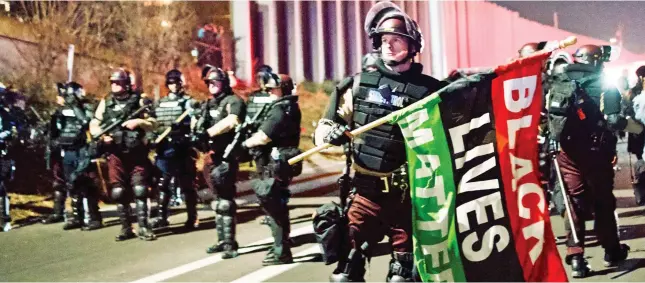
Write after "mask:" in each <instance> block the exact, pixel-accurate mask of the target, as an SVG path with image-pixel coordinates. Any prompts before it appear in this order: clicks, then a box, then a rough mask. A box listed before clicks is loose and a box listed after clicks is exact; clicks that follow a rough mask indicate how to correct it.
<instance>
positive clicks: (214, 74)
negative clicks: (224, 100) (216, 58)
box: [204, 67, 232, 94]
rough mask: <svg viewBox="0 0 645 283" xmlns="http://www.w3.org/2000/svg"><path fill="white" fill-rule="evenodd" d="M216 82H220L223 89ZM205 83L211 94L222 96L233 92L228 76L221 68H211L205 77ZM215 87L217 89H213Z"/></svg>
mask: <svg viewBox="0 0 645 283" xmlns="http://www.w3.org/2000/svg"><path fill="white" fill-rule="evenodd" d="M214 82H220V83H221V87H220V86H218V85H217V84H214ZM204 83H205V84H206V85H207V86H208V90H209V92H210V93H211V94H220V93H223V92H231V91H232V90H231V85H230V81H229V78H228V74H227V73H226V72H224V71H223V70H222V69H220V68H215V67H213V68H210V70H209V71H208V72H207V73H206V76H205V77H204ZM211 85H214V86H215V87H213V88H212V87H211Z"/></svg>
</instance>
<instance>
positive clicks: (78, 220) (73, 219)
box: [63, 196, 85, 230]
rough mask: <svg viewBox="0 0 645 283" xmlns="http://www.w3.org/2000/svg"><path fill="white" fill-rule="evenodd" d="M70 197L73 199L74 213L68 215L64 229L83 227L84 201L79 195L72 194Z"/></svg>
mask: <svg viewBox="0 0 645 283" xmlns="http://www.w3.org/2000/svg"><path fill="white" fill-rule="evenodd" d="M70 199H71V200H72V213H71V215H68V217H67V221H66V222H65V225H63V230H72V229H79V228H81V227H82V226H83V220H84V218H85V212H84V209H83V202H82V201H81V200H80V199H79V197H78V196H71V197H70Z"/></svg>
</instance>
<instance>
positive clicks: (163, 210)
mask: <svg viewBox="0 0 645 283" xmlns="http://www.w3.org/2000/svg"><path fill="white" fill-rule="evenodd" d="M169 203H170V195H169V194H168V193H167V192H165V191H162V190H161V188H160V189H159V199H158V200H157V210H158V213H159V215H157V218H155V219H153V220H152V221H151V223H150V226H151V227H152V228H163V227H167V226H168V225H170V223H169V222H168V214H169V211H168V205H169Z"/></svg>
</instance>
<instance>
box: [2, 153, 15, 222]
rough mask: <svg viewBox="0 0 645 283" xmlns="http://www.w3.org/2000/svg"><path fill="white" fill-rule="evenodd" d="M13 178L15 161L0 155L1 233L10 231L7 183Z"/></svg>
mask: <svg viewBox="0 0 645 283" xmlns="http://www.w3.org/2000/svg"><path fill="white" fill-rule="evenodd" d="M0 154H1V153H0ZM12 176H13V160H11V159H10V158H8V157H7V156H6V155H4V154H1V155H0V232H2V231H3V230H4V231H8V230H9V229H10V226H11V225H10V223H11V216H10V214H9V196H8V192H7V183H8V182H9V181H11V179H12Z"/></svg>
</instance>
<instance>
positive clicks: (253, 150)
mask: <svg viewBox="0 0 645 283" xmlns="http://www.w3.org/2000/svg"><path fill="white" fill-rule="evenodd" d="M240 147H241V148H242V150H243V151H246V152H248V153H249V155H251V157H253V159H257V158H258V157H260V156H261V155H262V146H254V147H248V146H246V142H243V143H242V144H240Z"/></svg>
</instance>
